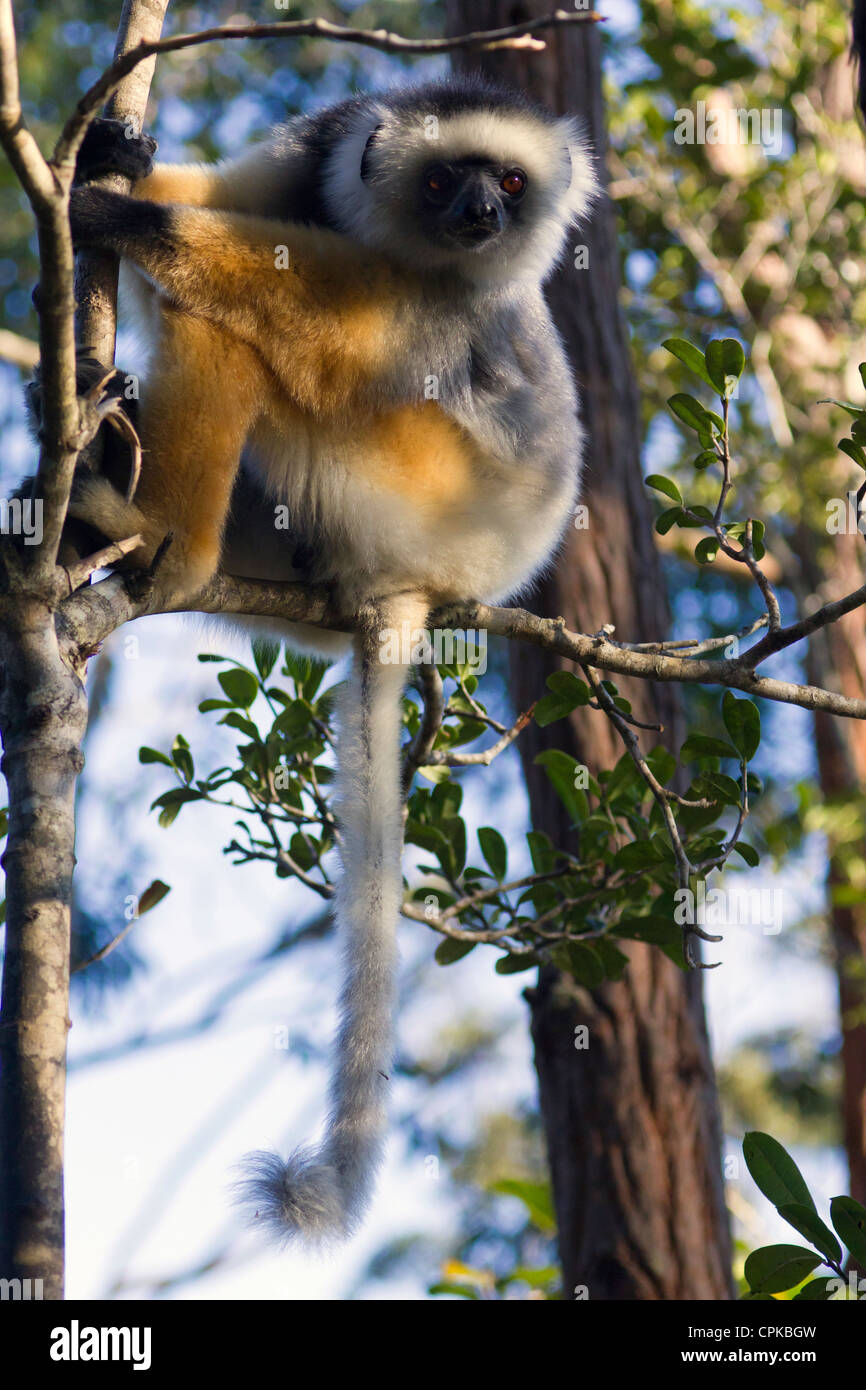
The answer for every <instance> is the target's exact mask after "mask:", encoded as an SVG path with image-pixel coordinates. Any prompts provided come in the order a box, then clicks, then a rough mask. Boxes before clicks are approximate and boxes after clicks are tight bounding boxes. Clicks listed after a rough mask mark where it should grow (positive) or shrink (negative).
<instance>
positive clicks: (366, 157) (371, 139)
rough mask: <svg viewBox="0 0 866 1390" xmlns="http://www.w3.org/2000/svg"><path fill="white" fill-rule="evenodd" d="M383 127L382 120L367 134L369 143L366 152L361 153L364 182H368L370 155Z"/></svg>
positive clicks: (362, 179) (365, 148)
mask: <svg viewBox="0 0 866 1390" xmlns="http://www.w3.org/2000/svg"><path fill="white" fill-rule="evenodd" d="M381 129H382V122H381V121H380V122H379V124H378V125H377V126H376V128H375V129H374V130H371V131H370V134H369V135H368V136H367V143H366V145H365V146H364V153H363V154H362V155H361V181H362V182H363V183H366V181H367V177H368V175H369V173H370V155H371V153H372V150H373V145H374V144H375V143H376V137H377V136H378V134H379V132H380V130H381Z"/></svg>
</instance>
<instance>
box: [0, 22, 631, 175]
mask: <svg viewBox="0 0 866 1390" xmlns="http://www.w3.org/2000/svg"><path fill="white" fill-rule="evenodd" d="M7 3H8V0H7ZM600 22H603V16H602V15H598V14H595V13H594V12H593V11H590V10H581V11H578V12H576V13H574V14H568V13H566V12H565V11H563V10H557V11H556V12H555V13H554V14H549V15H544V16H542V17H541V18H539V19H532V20H527V21H525V22H524V23H522V24H509V25H507V26H506V27H505V28H501V29H487V30H477V31H476V32H474V33H471V34H460V35H457V36H455V37H452V38H442V39H406V38H403V37H402V36H401V35H400V34H393V33H391V32H389V31H388V30H387V29H352V28H348V27H346V26H344V25H340V24H332V23H331V22H330V20H327V19H296V20H285V21H282V22H280V23H274V24H228V25H222V26H219V27H216V28H212V29H202V30H200V31H198V32H197V33H194V34H174V35H172V37H171V38H167V39H154V40H151V41H144V42H142V43H139V44H137V45H136V46H135V47H134V48H132V49H131V50H130V51H129V52H127V53H123V54H122V55H121V56H120V57H118V58H116V59H115V61H114V62H113V63H112V64H111V66H110V67H108V68H106V70H105V72H103V73H102V75H101V77H99V78H98V79H97V80H96V82H94V84H93V86H92V87H90V88H89V89H88V90H87V91H86V92H85V93H84V96H83V97H82V98H81V100H80V101H79V102H78V105H77V106H76V108H75V110H74V112H73V114H72V115H71V116H70V118H69V120H68V121H67V122H66V125H65V126H64V127H63V130H62V132H61V134H60V138H59V139H58V141H57V145H56V147H55V150H54V157H53V160H52V163H53V164H54V165H56V166H57V167H58V168H59V167H62V166H67V167H72V166H74V163H75V156H76V154H77V152H78V149H79V146H80V144H81V141H82V140H83V138H84V133H85V131H86V130H87V127H88V125H89V124H90V121H91V120H92V118H93V116H94V115H95V114H96V112H97V110H98V109H99V107H100V106H101V105H102V104H103V102H104V101H106V100H107V99H108V97H109V96H111V94H112V92H114V91H115V90H116V89H117V87H118V85H119V84H120V82H121V81H122V80H123V78H124V77H126V76H127V74H128V73H130V72H132V70H133V68H135V67H136V66H137V65H138V64H139V63H141V62H144V61H145V60H146V59H148V58H153V57H155V56H156V55H157V54H160V53H177V52H178V51H180V50H181V49H184V48H193V47H196V46H198V45H200V44H205V43H218V42H223V41H224V40H229V39H279V38H286V39H300V38H322V39H330V40H332V41H333V42H334V43H356V44H359V45H361V46H362V47H365V48H375V49H377V50H378V51H379V52H381V53H404V54H409V53H417V54H430V53H433V54H444V53H454V52H456V51H457V50H459V49H481V50H484V49H487V50H489V49H496V48H512V49H526V48H529V49H542V48H544V46H545V45H544V41H543V40H539V39H533V38H532V35H533V34H536V33H539V32H540V31H541V30H544V29H559V28H563V27H565V26H567V25H572V24H587V23H589V24H597V23H600Z"/></svg>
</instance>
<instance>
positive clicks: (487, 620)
mask: <svg viewBox="0 0 866 1390" xmlns="http://www.w3.org/2000/svg"><path fill="white" fill-rule="evenodd" d="M864 604H866V585H864V586H863V587H862V588H860V589H857V590H855V592H854V593H852V594H849V595H847V597H845V598H842V599H838V600H836V601H835V602H834V603H829V604H826V605H825V606H824V607H823V608H821V609H819V610H818V611H817V612H816V613H813V614H811V615H810V616H809V617H808V618H804V619H803V620H802V621H801V622H799V623H795V624H793V625H792V626H790V627H788V628H781V629H779V631H778V632H777V633H775V634H774V635H773V641H774V646H773V650H774V651H775V650H780V649H781V648H782V647H784V646H790V645H791V644H792V643H793V642H796V641H798V640H799V638H800V637H805V636H808V635H809V634H810V633H811V632H814V631H816V630H817V629H818V628H821V627H826V626H827V625H828V624H829V623H831V622H834V621H835V620H836V618H837V617H841V616H842V615H843V614H845V613H850V612H851V611H852V610H854V609H856V608H860V607H862V606H863V605H864ZM167 611H172V612H193V613H223V614H228V613H240V614H247V615H255V616H258V617H263V618H284V619H287V620H288V621H290V622H305V623H312V624H314V625H315V626H318V627H323V628H325V629H327V630H329V631H337V632H349V631H351V630H352V626H353V617H352V616H351V615H347V614H341V613H338V612H337V611H336V610H335V609H334V607H333V598H332V595H331V593H330V592H329V591H328V590H327V589H324V588H317V587H315V586H305V585H303V584H277V583H270V582H267V581H260V580H253V579H236V578H233V577H231V576H228V575H217V576H216V578H215V579H213V580H212V581H211V582H210V584H208V585H207V587H206V588H205V589H204V590H202V592H201V593H200V594H199V595H198V597H197V598H196V599H194V600H193V601H192V602H187V603H185V604H179V605H178V606H177V608H174V609H171V610H169V609H165V608H161V607H160V606H159V605H158V604H157V603H155V602H153V600H152V599H151V598H150V597H148V596H147V595H145V596H144V597H138V596H135V594H134V593H130V587H129V586H128V585H127V584H126V583H125V582H124V579H123V578H122V577H121V576H120V575H112V576H111V577H110V578H108V579H104V580H101V581H100V582H99V583H98V584H94V585H93V586H92V587H90V588H88V589H82V590H78V591H77V592H76V593H75V594H72V595H71V596H70V597H69V598H67V599H65V600H64V602H63V603H61V604H60V606H59V608H58V612H57V620H58V624H59V626H60V628H61V631H62V634H63V639H64V642H65V644H66V646H67V649H68V650H69V651H70V652H71V653H72V654H73V655H74V657H75V658H76V659H79V660H80V659H81V657H82V656H83V655H84V654H86V653H87V652H90V651H95V650H96V648H97V647H98V646H99V644H100V643H101V642H103V641H105V639H106V637H108V636H109V635H110V633H112V632H114V631H115V629H116V628H118V627H120V626H121V625H122V624H123V623H125V622H129V621H130V619H132V618H138V617H144V616H146V615H149V614H152V613H158V612H167ZM430 621H431V622H432V623H435V625H436V626H440V627H452V628H467V629H475V630H486V631H487V632H488V633H492V634H494V635H495V636H498V637H505V638H507V639H508V640H509V641H518V642H529V643H530V644H531V645H532V646H536V647H542V648H544V649H545V650H546V651H550V652H555V653H556V654H557V655H558V656H562V657H565V658H566V659H567V660H569V661H574V662H577V663H578V665H586V666H591V667H592V668H593V669H594V670H600V671H611V672H613V673H614V674H617V675H622V676H635V677H637V678H638V679H643V680H652V681H673V682H676V683H678V684H696V685H717V686H722V687H725V688H728V689H731V690H742V691H743V692H744V693H745V694H748V695H752V696H755V697H759V698H762V699H766V700H775V701H777V702H779V703H781V704H787V705H799V706H800V707H801V708H802V709H808V710H823V711H826V712H827V713H828V714H836V715H840V716H842V717H843V718H846V719H866V699H862V698H856V697H854V696H847V695H840V694H837V693H836V692H835V691H831V690H823V689H821V688H820V687H818V686H814V685H798V684H797V683H796V682H794V681H783V680H776V679H773V678H771V677H768V676H758V675H756V673H755V670H754V667H755V665H756V664H757V662H758V661H762V660H764V659H765V657H766V656H769V655H771V652H769V651H764V650H762V648H763V643H758V644H757V650H758V655H757V657H755V656H754V655H753V654H754V653H755V651H756V648H754V647H753V648H752V649H751V650H749V651H746V652H744V653H743V654H742V656H739V657H737V658H736V659H731V660H727V661H707V660H704V659H696V658H694V657H681V656H675V655H672V654H669V653H667V652H643V651H632V650H629V649H627V648H624V647H622V646H619V645H618V644H616V643H614V642H611V641H610V640H609V639H608V638H607V637H605V636H601V635H595V636H588V635H587V634H585V633H576V632H570V631H569V630H568V628H567V627H566V626H565V623H564V622H563V620H562V619H561V618H541V617H539V616H538V615H537V614H535V613H529V612H527V611H526V610H525V609H523V608H494V607H491V606H488V605H487V604H483V603H475V602H467V603H463V604H455V605H453V606H449V607H448V608H443V609H440V610H439V611H438V612H437V613H435V614H433V615H431V619H430ZM765 640H768V639H765Z"/></svg>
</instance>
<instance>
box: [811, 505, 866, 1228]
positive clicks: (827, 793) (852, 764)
mask: <svg viewBox="0 0 866 1390" xmlns="http://www.w3.org/2000/svg"><path fill="white" fill-rule="evenodd" d="M834 546H835V551H836V559H835V563H834V567H833V577H832V587H831V585H830V584H828V583H827V582H826V581H822V579H821V576H820V573H819V571H818V570H817V568H816V566H815V560H814V555H813V552H814V541H813V539H812V538H811V537H809V536H808V535H803V536H802V537H801V544H800V547H799V553H800V555H801V557H803V558H804V568H805V569H806V577H807V579H808V580H809V581H810V587H813V588H816V587H817V586H818V585H819V584H820V588H821V593H822V597H824V598H825V601H826V600H832V599H834V598H840V597H841V596H842V595H843V594H845V593H849V592H850V591H851V590H853V589H856V588H858V587H859V586H860V585H861V584H862V583H863V560H862V553H861V552H862V549H863V537H862V536H861V535H860V534H859V533H857V532H855V533H854V534H852V535H839V536H835V537H834ZM806 670H807V676H808V679H809V680H810V681H814V682H816V683H818V682H820V683H821V684H822V685H826V686H827V687H828V688H829V689H834V690H839V691H841V692H842V694H844V695H854V696H858V697H862V696H863V694H864V691H866V629H864V626H863V615H862V613H850V614H849V615H848V616H847V617H846V618H842V619H841V620H840V621H839V622H838V623H834V624H833V625H832V626H831V627H828V628H825V629H823V630H822V631H821V632H819V633H816V634H815V635H814V636H813V637H812V638H811V640H810V643H809V653H808V657H807V662H806ZM815 750H816V754H817V758H818V779H819V782H820V785H821V792H822V795H823V798H824V800H825V801H826V802H832V801H833V800H834V799H837V798H844V797H853V798H858V799H859V805H860V808H861V816H862V808H863V805H864V803H863V787H864V785H866V726H864V725H863V724H862V723H861V722H860V721H859V720H857V719H831V718H829V717H828V716H827V715H822V714H817V715H816V716H815ZM829 844H830V863H829V868H828V874H827V886H828V891H829V896H830V901H829V913H830V928H831V932H830V939H831V943H832V946H833V952H834V957H835V965H836V974H837V979H838V989H839V1016H840V1028H841V1032H842V1129H843V1135H844V1142H845V1151H846V1154H847V1157H848V1170H849V1178H850V1188H849V1191H850V1193H851V1196H852V1197H856V1198H857V1200H858V1202H866V905H864V904H862V903H856V904H852V905H846V904H842V903H834V902H833V893H834V889H836V888H839V887H843V886H845V885H847V884H848V882H849V879H850V875H849V873H848V869H847V865H846V849H845V847H844V846H839V847H837V848H835V849H834V845H833V838H832V835H830V837H829ZM847 852H848V853H849V854H850V847H849V848H848V851H847Z"/></svg>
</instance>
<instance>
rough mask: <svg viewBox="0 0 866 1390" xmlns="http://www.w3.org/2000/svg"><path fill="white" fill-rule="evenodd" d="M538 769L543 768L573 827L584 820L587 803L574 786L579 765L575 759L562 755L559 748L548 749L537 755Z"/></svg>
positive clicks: (587, 807) (587, 808) (587, 812)
mask: <svg viewBox="0 0 866 1390" xmlns="http://www.w3.org/2000/svg"><path fill="white" fill-rule="evenodd" d="M535 762H536V764H537V765H538V766H539V767H543V768H544V770H545V772H546V773H547V775H548V777H549V778H550V781H551V783H552V784H553V789H554V791H555V792H556V794H557V796H558V797H559V799H560V801H561V802H562V804H563V806H564V807H565V809H566V811H567V813H568V815H569V817H570V818H571V822H572V824H573V825H577V824H578V823H579V822H580V821H582V820H585V819H586V816H587V815H588V814H589V802H588V801H587V797H586V792H585V791H583V790H582V789H581V788H580V787H576V786H575V784H574V783H575V773H576V769H577V768H578V766H579V764H578V762H577V759H576V758H572V757H570V756H569V754H568V753H563V752H562V750H561V749H559V748H548V749H547V750H546V751H545V752H544V753H539V754H538V755H537V757H536V758H535Z"/></svg>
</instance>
